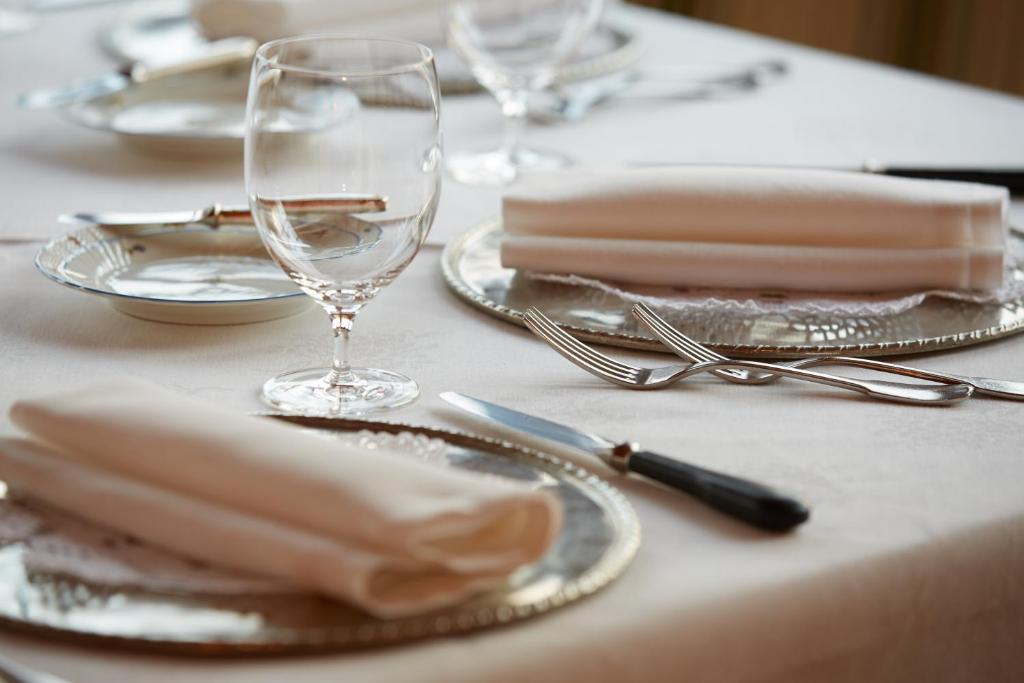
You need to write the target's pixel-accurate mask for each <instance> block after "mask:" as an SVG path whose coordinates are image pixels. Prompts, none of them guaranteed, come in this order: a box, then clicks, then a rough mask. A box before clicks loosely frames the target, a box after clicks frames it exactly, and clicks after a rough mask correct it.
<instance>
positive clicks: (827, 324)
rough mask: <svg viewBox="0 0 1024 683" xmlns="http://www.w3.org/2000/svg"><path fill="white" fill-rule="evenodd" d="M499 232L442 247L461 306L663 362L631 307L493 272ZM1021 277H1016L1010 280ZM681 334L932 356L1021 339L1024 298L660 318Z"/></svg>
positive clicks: (763, 347)
mask: <svg viewBox="0 0 1024 683" xmlns="http://www.w3.org/2000/svg"><path fill="white" fill-rule="evenodd" d="M500 242H501V223H500V221H499V220H497V219H494V220H490V221H487V222H485V223H483V224H481V225H479V226H476V227H475V228H472V229H470V230H469V231H467V232H466V233H464V234H463V235H461V236H460V237H459V238H457V239H455V240H453V241H452V242H449V243H448V246H447V247H446V248H445V251H444V255H443V257H442V269H443V272H444V278H445V281H446V282H447V283H448V286H449V287H450V288H451V289H452V290H453V291H454V292H455V294H456V295H458V296H459V297H460V298H461V299H463V300H464V301H466V302H468V303H469V304H471V305H473V306H475V307H476V308H479V309H481V310H483V311H485V312H487V313H489V314H491V315H493V316H495V317H497V318H500V319H502V320H505V321H508V322H511V323H516V324H519V325H522V324H523V321H522V316H523V312H524V311H526V309H527V308H529V307H530V306H536V307H537V308H539V309H540V310H541V311H543V312H544V313H545V314H546V315H548V316H549V317H551V318H552V319H553V320H555V321H556V322H558V323H559V324H560V325H562V326H563V327H565V329H566V330H568V331H569V332H571V333H573V334H574V335H575V336H577V337H579V338H581V339H585V340H588V341H592V342H598V343H602V344H608V345H611V346H621V347H626V348H634V349H644V350H648V351H661V352H665V353H671V352H670V351H669V349H668V348H666V347H665V346H664V345H663V344H662V343H661V342H659V341H658V340H657V339H655V338H654V336H653V335H651V334H650V333H649V332H648V331H647V330H646V329H644V328H643V326H642V325H641V324H640V323H639V322H638V321H637V320H636V319H635V318H634V317H633V315H632V314H631V313H630V309H631V307H632V304H631V303H630V302H628V301H624V300H623V299H622V298H620V297H617V296H614V295H613V294H609V293H605V292H602V291H599V290H596V289H593V288H590V287H585V286H575V285H570V284H562V283H558V282H551V281H545V280H541V279H534V278H530V277H528V276H527V275H525V274H523V273H521V272H518V271H516V270H514V269H510V268H502V267H501V261H500V255H499V247H500ZM1016 275H1017V276H1018V277H1022V278H1024V273H1016ZM659 313H660V314H662V315H663V316H664V317H665V318H667V319H668V321H669V322H670V323H671V324H672V325H673V326H675V327H677V328H678V329H680V330H682V331H683V332H684V333H685V334H687V335H689V336H690V337H693V338H694V339H696V340H697V341H699V342H701V343H702V344H706V345H707V346H710V347H711V348H713V349H715V350H716V351H718V352H720V353H723V354H725V355H729V356H737V357H750V358H757V357H761V358H799V357H805V356H819V355H845V356H885V355H898V354H910V353H922V352H926V351H937V350H940V349H950V348H956V347H961V346H968V345H971V344H977V343H979V342H983V341H988V340H991V339H998V338H999V337H1004V336H1007V335H1010V334H1015V333H1018V332H1021V331H1022V330H1024V299H1018V300H1015V301H1010V302H1008V303H1004V304H983V303H972V302H967V301H954V300H951V299H942V298H937V297H930V298H928V299H925V301H924V302H923V303H921V304H920V305H918V306H915V307H913V308H911V309H909V310H907V311H905V312H903V313H898V314H895V315H884V316H883V315H879V316H857V317H849V318H841V317H839V318H837V317H831V316H825V315H807V316H803V317H800V318H798V319H795V320H794V319H787V318H784V317H783V316H781V315H751V316H740V315H736V314H732V313H730V314H728V315H717V314H715V313H714V312H713V311H711V312H707V313H703V314H701V315H699V316H698V315H694V314H688V313H683V312H680V311H676V310H671V309H666V310H659Z"/></svg>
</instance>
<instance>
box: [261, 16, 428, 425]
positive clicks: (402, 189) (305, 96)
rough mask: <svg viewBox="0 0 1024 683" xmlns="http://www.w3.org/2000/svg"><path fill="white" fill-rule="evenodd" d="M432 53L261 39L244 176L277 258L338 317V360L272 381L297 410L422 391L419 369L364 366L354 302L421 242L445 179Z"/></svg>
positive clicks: (405, 398)
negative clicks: (359, 359) (351, 352)
mask: <svg viewBox="0 0 1024 683" xmlns="http://www.w3.org/2000/svg"><path fill="white" fill-rule="evenodd" d="M441 163H442V159H441V134H440V96H439V94H438V86H437V73H436V71H435V69H434V59H433V54H432V53H431V51H430V50H429V49H428V48H426V47H424V46H422V45H418V44H416V43H411V42H404V41H397V40H376V39H362V38H358V39H357V38H342V37H334V36H306V37H298V38H286V39H283V40H277V41H274V42H271V43H267V44H265V45H263V46H262V47H261V48H260V49H259V50H258V51H257V53H256V57H255V60H254V62H253V67H252V76H251V79H250V83H249V98H248V106H247V111H246V135H245V185H246V191H247V193H248V195H249V206H250V208H251V209H252V214H253V219H254V221H255V223H256V227H257V229H258V231H259V235H260V238H261V239H262V240H263V244H264V245H265V246H266V248H267V251H268V252H270V255H271V257H272V258H273V259H274V261H275V262H276V263H277V264H278V265H279V266H280V267H281V268H282V269H283V270H284V271H285V273H287V274H288V276H289V277H290V278H291V279H292V280H294V281H295V282H296V283H297V284H298V285H299V287H300V288H301V289H302V291H303V292H305V293H306V294H308V295H309V296H311V297H313V299H314V300H315V301H316V302H317V303H318V304H320V306H321V307H323V309H324V310H325V311H326V312H327V315H328V316H329V317H330V320H331V326H332V328H333V330H334V336H335V353H334V361H333V364H332V366H331V367H322V368H311V369H305V370H295V371H292V372H287V373H284V374H282V375H278V376H277V377H274V378H273V379H270V380H269V381H267V383H266V384H264V385H263V398H264V400H265V401H266V402H267V403H269V404H270V405H272V406H274V407H275V408H278V409H280V410H284V411H287V412H295V413H305V414H319V415H360V414H365V413H369V412H375V411H379V410H384V409H387V408H394V407H397V406H400V405H403V404H405V403H408V402H410V401H412V400H414V399H415V398H416V396H417V395H418V394H419V388H418V387H417V385H416V383H415V382H413V381H412V380H411V379H409V378H407V377H404V376H402V375H399V374H397V373H394V372H389V371H386V370H376V369H372V368H362V367H352V366H350V365H349V361H348V349H347V347H348V337H349V333H350V332H351V330H352V323H353V319H354V318H355V315H356V313H358V312H359V310H360V309H361V308H362V307H363V306H365V305H366V304H367V303H368V302H369V301H370V300H371V299H372V298H373V297H374V296H376V294H377V293H378V292H379V291H380V290H381V288H383V287H384V286H386V285H387V284H389V283H390V282H391V281H392V280H393V279H394V278H395V277H397V276H398V274H399V273H401V272H402V270H403V269H405V267H406V266H407V265H409V263H410V261H412V259H413V257H414V256H415V255H416V254H417V252H418V251H419V248H420V246H421V245H422V244H423V240H424V239H425V238H426V236H427V232H428V231H429V230H430V225H431V223H432V222H433V220H434V213H435V211H436V209H437V202H438V198H439V193H440V188H441Z"/></svg>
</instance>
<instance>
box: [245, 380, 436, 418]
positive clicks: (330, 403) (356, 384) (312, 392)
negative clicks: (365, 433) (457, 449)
mask: <svg viewBox="0 0 1024 683" xmlns="http://www.w3.org/2000/svg"><path fill="white" fill-rule="evenodd" d="M330 372H332V371H331V368H309V369H306V370H294V371H292V372H286V373H284V374H281V375H278V376H277V377H274V378H273V379H270V380H268V381H267V383H266V384H264V385H263V400H264V401H265V402H266V403H267V404H268V405H270V406H271V407H273V408H276V409H277V410H280V411H281V412H285V413H294V414H298V415H321V416H327V417H354V416H357V415H366V414H367V413H377V412H381V411H384V410H391V409H393V408H398V407H399V406H404V405H406V404H409V403H412V402H413V401H415V400H416V397H417V396H419V395H420V388H419V385H417V384H416V382H414V381H412V380H411V379H409V378H408V377H406V376H404V375H400V374H398V373H397V372H389V371H387V370H376V369H374V368H352V375H353V377H354V378H355V380H354V381H353V382H352V383H351V384H345V385H342V386H331V385H330V384H329V383H328V382H327V381H326V377H327V375H328V374H329V373H330Z"/></svg>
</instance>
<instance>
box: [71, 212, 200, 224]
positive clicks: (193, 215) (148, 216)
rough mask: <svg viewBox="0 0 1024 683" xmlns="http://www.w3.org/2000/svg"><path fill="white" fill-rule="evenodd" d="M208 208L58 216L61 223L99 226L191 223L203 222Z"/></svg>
mask: <svg viewBox="0 0 1024 683" xmlns="http://www.w3.org/2000/svg"><path fill="white" fill-rule="evenodd" d="M207 215H208V210H207V209H202V210H199V211H161V212H143V213H129V212H121V211H98V212H81V213H65V214H62V215H61V216H59V217H58V218H57V220H58V221H60V222H61V223H72V224H74V223H91V224H92V225H96V226H99V227H119V226H129V225H131V226H134V225H157V226H174V225H191V224H194V223H202V222H203V220H204V219H205V218H206V217H207Z"/></svg>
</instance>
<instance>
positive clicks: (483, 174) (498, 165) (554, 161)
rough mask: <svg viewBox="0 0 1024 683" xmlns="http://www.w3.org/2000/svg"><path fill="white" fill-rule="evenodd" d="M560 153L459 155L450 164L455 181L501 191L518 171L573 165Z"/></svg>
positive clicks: (525, 151)
mask: <svg viewBox="0 0 1024 683" xmlns="http://www.w3.org/2000/svg"><path fill="white" fill-rule="evenodd" d="M572 163H573V162H572V159H570V158H569V157H567V156H565V155H563V154H559V153H558V152H550V151H542V150H536V149H528V148H525V147H517V148H516V149H515V150H514V151H513V152H512V154H508V153H507V152H506V150H504V149H500V150H497V151H495V152H485V153H483V154H456V155H454V156H452V157H450V158H449V159H448V161H447V167H448V172H449V173H450V174H451V176H452V178H454V179H455V180H456V181H458V182H460V183H465V184H466V185H487V186H490V187H500V186H502V185H508V184H509V183H511V182H512V181H513V180H515V179H516V176H517V174H518V173H519V171H533V170H537V171H547V170H553V169H558V168H565V167H566V166H571V165H572Z"/></svg>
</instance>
